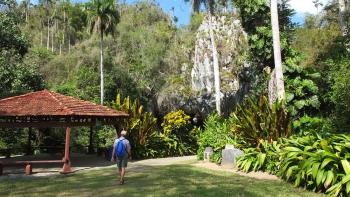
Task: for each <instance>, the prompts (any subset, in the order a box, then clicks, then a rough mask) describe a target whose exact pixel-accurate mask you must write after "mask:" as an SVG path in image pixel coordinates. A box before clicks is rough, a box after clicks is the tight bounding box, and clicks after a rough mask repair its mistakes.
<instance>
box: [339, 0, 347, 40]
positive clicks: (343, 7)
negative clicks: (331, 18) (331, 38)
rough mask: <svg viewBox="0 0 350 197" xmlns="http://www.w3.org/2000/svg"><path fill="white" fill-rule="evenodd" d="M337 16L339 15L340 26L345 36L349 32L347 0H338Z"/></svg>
mask: <svg viewBox="0 0 350 197" xmlns="http://www.w3.org/2000/svg"><path fill="white" fill-rule="evenodd" d="M338 4H339V16H340V26H341V31H342V33H343V36H347V35H348V34H349V28H348V18H349V9H348V6H349V5H348V4H349V1H348V0H339V2H338Z"/></svg>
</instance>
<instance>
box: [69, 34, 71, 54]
mask: <svg viewBox="0 0 350 197" xmlns="http://www.w3.org/2000/svg"><path fill="white" fill-rule="evenodd" d="M70 47H71V46H70V34H69V35H68V53H69V54H70Z"/></svg>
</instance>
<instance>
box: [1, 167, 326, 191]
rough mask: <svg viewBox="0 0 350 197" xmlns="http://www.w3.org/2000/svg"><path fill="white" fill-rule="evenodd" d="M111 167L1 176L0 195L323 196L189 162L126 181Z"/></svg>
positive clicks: (133, 171)
mask: <svg viewBox="0 0 350 197" xmlns="http://www.w3.org/2000/svg"><path fill="white" fill-rule="evenodd" d="M116 172H117V171H116V169H115V168H114V167H108V168H103V169H97V170H90V171H82V172H77V173H74V174H70V175H65V176H63V175H57V176H48V177H17V178H3V179H1V180H0V196H2V197H3V196H123V197H129V196H135V197H144V196H181V197H182V196H201V197H202V196H214V197H222V196H252V197H255V196H256V197H264V196H281V197H282V196H283V197H285V196H287V197H288V196H291V197H292V196H305V197H306V196H307V197H313V196H315V197H316V196H321V195H320V194H315V193H311V192H307V191H304V190H302V189H298V188H294V187H293V186H292V185H291V184H288V183H285V182H283V181H279V180H278V181H272V180H257V179H253V178H249V177H243V176H238V175H235V174H232V173H229V172H224V171H212V170H207V169H204V168H198V167H194V166H192V165H189V164H184V165H167V166H149V165H144V166H143V165H137V166H133V167H131V168H130V171H129V172H128V174H127V177H126V183H125V185H118V179H117V176H116Z"/></svg>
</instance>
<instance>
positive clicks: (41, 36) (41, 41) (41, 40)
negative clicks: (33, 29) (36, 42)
mask: <svg viewBox="0 0 350 197" xmlns="http://www.w3.org/2000/svg"><path fill="white" fill-rule="evenodd" d="M40 45H41V47H42V46H43V30H40Z"/></svg>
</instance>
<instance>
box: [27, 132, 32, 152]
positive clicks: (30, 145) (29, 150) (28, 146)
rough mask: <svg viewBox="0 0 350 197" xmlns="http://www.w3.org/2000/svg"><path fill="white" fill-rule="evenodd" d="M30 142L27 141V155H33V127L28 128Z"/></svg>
mask: <svg viewBox="0 0 350 197" xmlns="http://www.w3.org/2000/svg"><path fill="white" fill-rule="evenodd" d="M28 129H29V130H28V142H27V155H33V150H32V141H31V138H32V127H29V128H28Z"/></svg>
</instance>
